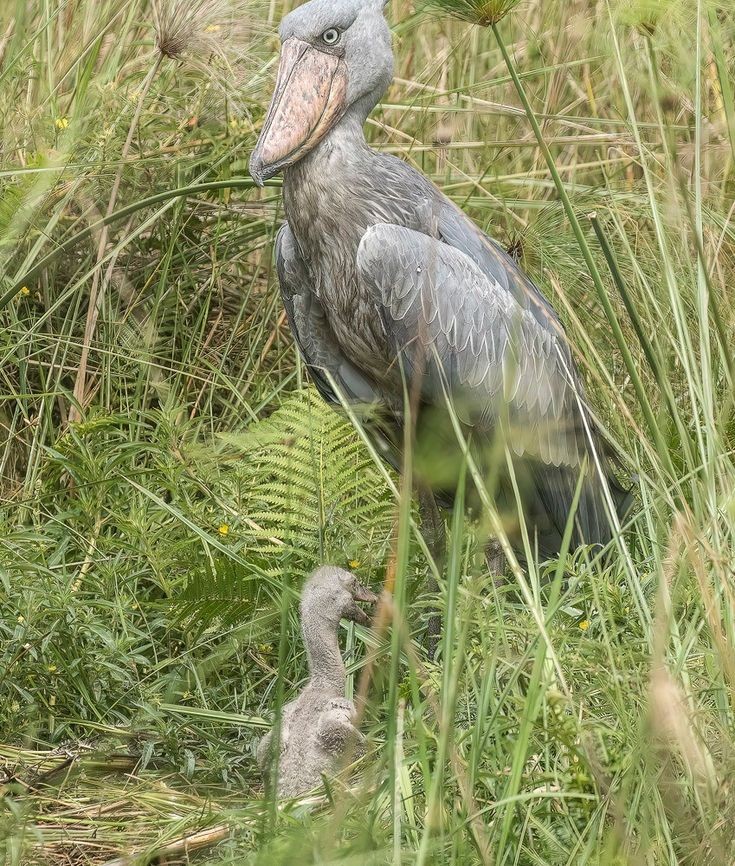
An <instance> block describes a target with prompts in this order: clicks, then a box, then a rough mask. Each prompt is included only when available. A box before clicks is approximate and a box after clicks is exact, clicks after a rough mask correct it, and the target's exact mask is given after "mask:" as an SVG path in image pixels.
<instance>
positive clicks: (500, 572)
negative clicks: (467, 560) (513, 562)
mask: <svg viewBox="0 0 735 866" xmlns="http://www.w3.org/2000/svg"><path fill="white" fill-rule="evenodd" d="M485 563H486V564H487V567H488V570H489V572H490V576H491V577H492V578H493V581H494V582H495V585H496V586H503V584H504V583H505V566H506V564H507V563H506V559H505V553H504V552H503V548H502V547H501V546H500V543H499V541H498V540H497V538H493V539H491V540H490V541H488V543H487V544H486V545H485Z"/></svg>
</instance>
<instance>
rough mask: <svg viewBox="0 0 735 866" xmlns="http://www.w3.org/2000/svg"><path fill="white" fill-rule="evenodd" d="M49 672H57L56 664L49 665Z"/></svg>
mask: <svg viewBox="0 0 735 866" xmlns="http://www.w3.org/2000/svg"><path fill="white" fill-rule="evenodd" d="M48 672H49V673H50V674H55V673H56V665H49V666H48Z"/></svg>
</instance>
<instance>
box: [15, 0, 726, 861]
mask: <svg viewBox="0 0 735 866" xmlns="http://www.w3.org/2000/svg"><path fill="white" fill-rule="evenodd" d="M512 6H514V4H508V3H500V4H495V3H492V2H491V3H479V2H478V3H474V2H465V0H461V2H460V0H456V2H455V0H441V2H438V9H437V4H434V5H433V6H432V8H431V10H430V11H429V10H424V9H421V8H416V7H414V5H412V4H410V3H408V2H404V0H396V2H395V3H394V4H393V6H392V8H391V9H390V12H389V14H390V17H391V20H392V21H393V23H394V33H395V47H396V52H397V67H396V68H397V74H396V82H395V83H394V85H393V87H392V88H391V90H390V91H389V93H388V95H387V97H386V100H385V102H384V104H383V105H382V106H380V108H379V110H378V111H377V112H376V113H375V115H374V116H373V118H372V119H371V121H370V123H369V125H368V133H369V136H370V138H371V140H372V141H373V142H374V143H375V145H376V146H378V147H380V148H382V149H385V150H387V151H390V152H393V153H397V154H398V155H400V156H401V157H402V158H404V159H406V160H408V161H409V162H411V163H412V164H413V165H415V166H416V167H418V168H420V169H421V170H422V171H424V172H425V173H426V174H428V175H429V176H430V177H431V178H432V179H433V180H434V181H435V182H436V183H438V184H439V185H440V186H441V187H442V188H443V189H444V190H445V191H446V192H447V194H448V195H450V196H451V197H452V198H453V199H454V200H455V201H456V202H457V203H458V204H459V205H460V206H462V207H463V208H464V209H465V210H466V211H467V212H468V213H469V214H470V215H471V216H472V217H473V218H474V219H475V220H476V221H477V223H478V224H479V225H480V226H482V227H483V228H485V229H487V230H488V231H489V232H490V233H491V234H493V235H494V236H495V237H497V238H498V239H499V240H500V241H501V242H502V243H504V244H506V245H507V246H508V247H513V249H514V251H515V252H516V254H517V255H518V256H519V257H520V259H521V261H522V264H523V266H524V267H525V268H526V270H527V271H528V272H529V273H530V274H531V275H532V276H533V277H534V279H535V280H536V281H537V282H538V284H539V285H540V286H541V287H542V288H543V290H544V291H545V293H546V294H547V295H548V296H549V298H550V299H551V300H552V301H553V303H554V305H555V306H556V308H557V309H558V310H559V311H560V314H561V316H562V318H563V320H564V322H565V325H566V327H567V330H568V333H569V337H570V341H571V343H572V345H573V347H574V352H575V356H576V358H577V361H578V363H579V365H580V367H581V369H582V370H583V373H584V376H585V379H586V384H587V389H588V393H589V395H590V400H591V403H592V405H593V408H594V410H595V412H596V415H597V418H598V421H599V423H600V425H601V426H602V427H603V428H604V430H605V431H606V434H607V435H608V436H609V438H610V440H611V441H612V442H613V443H614V444H615V446H616V447H617V449H618V450H619V451H620V453H621V454H622V455H623V457H624V461H625V463H626V466H627V468H628V472H629V477H630V480H631V483H632V484H633V485H634V488H635V491H636V498H637V507H636V510H635V512H634V515H633V517H632V519H631V521H630V523H629V525H627V526H626V527H624V532H623V533H622V535H621V537H620V539H619V540H618V541H617V542H616V545H615V550H614V554H613V555H612V556H611V557H609V558H607V559H606V560H602V559H601V558H600V557H594V556H592V555H591V554H590V552H589V551H581V552H580V553H579V554H577V555H575V556H574V557H568V558H565V559H564V561H561V562H558V563H556V562H552V563H547V564H535V563H532V564H531V566H530V567H529V568H527V569H521V568H520V567H518V565H517V563H511V567H510V569H509V572H508V574H509V582H508V584H507V585H506V586H497V585H496V584H495V582H494V580H493V578H492V577H491V576H490V575H489V574H488V573H487V569H486V566H485V563H484V559H483V557H482V555H481V542H482V541H483V540H484V539H485V537H486V536H487V533H488V532H489V531H497V530H502V527H501V526H500V525H499V522H498V517H497V515H496V514H495V513H494V511H493V507H492V498H491V496H489V495H488V496H485V497H484V499H485V506H486V507H485V508H484V510H483V513H482V514H481V515H479V516H476V517H475V518H472V519H470V518H469V517H467V516H466V515H465V513H464V510H463V509H462V508H460V507H457V508H456V509H455V511H454V512H453V514H452V515H449V516H448V530H449V533H448V538H449V547H448V552H447V557H446V563H445V564H444V566H443V567H442V569H441V570H440V571H439V573H438V574H437V575H436V576H437V577H438V579H439V581H438V582H439V605H440V607H441V610H442V615H443V622H444V630H443V634H442V640H441V644H440V651H439V654H438V656H437V659H436V661H434V662H430V661H429V660H427V658H426V655H425V651H424V630H425V621H426V617H427V615H428V614H429V612H430V611H431V610H432V607H433V604H435V603H436V601H435V599H433V598H432V597H431V596H430V595H429V594H427V592H426V577H427V574H428V573H430V572H433V571H434V570H435V569H432V565H431V563H428V562H427V554H428V550H427V547H426V545H425V544H424V543H423V539H422V538H421V535H420V532H419V530H420V526H419V517H418V514H417V513H416V509H415V507H414V505H413V503H412V501H411V499H410V496H409V492H410V485H409V484H408V481H407V479H406V476H405V475H404V478H403V480H399V479H398V478H396V477H395V476H394V475H393V474H392V473H390V472H389V471H388V470H386V468H385V467H384V466H383V465H382V464H381V463H380V461H379V459H378V457H377V455H376V454H375V453H374V452H372V451H371V447H370V442H369V440H368V439H367V438H366V437H365V436H364V431H363V430H362V428H361V419H360V418H359V417H356V416H355V415H354V413H353V412H352V410H351V409H350V408H349V407H347V409H348V411H347V412H346V413H345V417H344V418H340V417H339V416H336V415H332V414H330V410H328V409H326V408H325V407H323V406H322V405H321V404H320V403H319V401H318V400H317V399H316V398H315V397H314V395H313V394H312V393H311V391H310V390H307V389H308V382H307V379H306V376H305V374H304V373H303V371H302V369H301V367H300V364H299V362H298V359H297V356H296V353H295V351H294V348H293V345H292V341H291V339H290V336H289V333H288V327H287V324H286V322H285V318H284V315H283V313H282V311H281V307H280V302H279V300H278V295H277V288H276V286H275V282H274V275H273V273H272V265H271V243H272V240H273V237H274V234H275V231H276V229H277V227H278V224H279V221H280V219H281V212H280V205H279V189H278V186H279V184H278V182H274V183H273V184H272V185H271V186H269V187H268V188H267V189H266V190H265V191H263V192H260V191H257V190H255V189H254V188H253V186H252V184H251V182H250V180H249V178H248V177H247V172H246V164H247V157H248V155H249V152H250V150H251V148H252V146H253V143H254V140H255V137H256V135H257V131H258V128H259V123H260V121H261V119H262V116H263V111H264V108H265V103H266V101H267V98H268V95H269V90H270V86H271V84H272V76H273V71H274V56H275V50H276V41H275V39H274V36H273V33H274V30H273V28H274V25H275V23H276V22H277V20H278V19H279V18H280V16H281V15H282V14H283V13H284V12H285V11H287V9H288V4H286V3H272V4H260V5H259V4H255V3H248V2H245V3H242V4H239V5H237V6H235V5H231V4H229V3H219V2H217V3H215V2H207V3H196V4H193V5H192V4H181V5H178V4H177V3H175V4H174V5H173V6H165V7H164V6H160V5H159V6H158V7H157V8H153V7H151V5H149V3H148V2H146V0H130V2H125V3H123V2H120V0H102V2H99V3H95V4H90V3H85V2H83V0H69V2H65V3H56V2H53V0H46V2H43V3H40V2H39V3H36V4H25V3H20V2H19V3H16V4H10V5H8V6H7V7H6V8H3V9H2V10H0V148H1V149H0V307H1V308H2V309H1V310H0V317H2V328H1V329H0V359H1V360H0V382H1V383H2V385H1V387H0V398H1V399H0V438H2V440H3V447H2V449H1V451H0V474H1V476H2V513H1V515H0V520H2V538H1V539H0V742H2V743H4V744H5V745H3V746H0V838H1V839H2V841H0V851H2V855H3V858H4V862H6V863H8V864H33V863H55V862H59V863H63V862H70V861H72V862H73V861H74V858H76V861H77V862H87V863H105V862H122V861H119V860H116V858H119V857H123V856H125V855H128V854H131V853H132V854H135V855H138V856H139V860H140V862H146V860H148V861H150V859H151V858H152V857H153V856H154V855H155V852H156V851H159V850H163V849H165V846H167V845H168V846H170V847H169V849H168V851H169V854H168V855H167V856H170V857H172V858H175V857H181V858H183V857H184V855H183V853H182V852H183V851H184V850H185V847H186V844H188V843H187V842H186V840H187V839H188V838H189V837H191V839H190V844H191V850H192V854H191V857H192V859H193V860H194V861H195V862H208V863H213V864H214V863H228V862H229V863H259V864H261V863H262V864H276V863H283V864H286V863H299V864H301V863H305V862H314V863H317V862H319V863H327V862H337V861H345V862H355V863H361V864H363V863H391V864H399V863H423V864H428V863H453V864H467V863H497V864H506V866H509V864H524V866H525V864H569V866H576V864H622V863H626V864H627V863H631V864H639V863H640V864H671V866H673V864H688V863H708V864H709V863H711V864H723V866H724V864H730V863H731V862H732V861H733V857H734V856H735V851H733V848H734V847H735V839H734V838H733V832H732V830H731V827H732V826H733V819H734V818H735V815H733V805H732V804H733V798H732V792H731V790H730V789H731V779H732V776H733V771H734V770H735V721H734V717H733V711H734V709H735V705H734V698H733V695H734V692H733V689H734V688H735V658H734V657H733V649H732V648H733V646H735V606H734V597H733V577H734V575H735V556H734V555H733V527H735V500H734V499H733V490H735V471H734V469H733V460H732V453H733V435H734V433H735V423H734V422H733V371H734V366H733V351H732V345H733V332H734V328H733V325H734V320H733V313H732V303H731V299H730V295H731V292H732V286H733V284H734V283H735V279H734V278H735V248H734V244H733V242H734V240H735V232H734V229H733V224H732V216H733V200H734V199H735V197H734V196H733V192H734V191H735V178H734V176H733V171H734V168H733V167H734V165H735V101H734V100H733V87H732V76H733V71H734V70H735V19H734V16H733V14H732V10H730V8H729V4H728V3H726V2H725V0H722V2H716V0H713V2H705V0H698V2H695V3H684V2H680V0H655V2H651V0H602V2H597V0H594V2H593V0H570V2H568V3H564V4H561V3H544V2H541V0H525V2H521V3H520V4H519V5H517V6H515V8H511V7H512ZM167 10H168V11H171V10H173V15H170V14H168V12H167ZM184 10H185V11H184ZM505 12H508V14H507V15H504V16H503V15H501V13H505ZM437 13H438V14H437ZM456 18H459V19H461V20H455V19H456ZM468 21H479V22H481V25H482V26H473V25H471V24H469V23H467V22H468ZM171 55H173V56H171ZM409 450H410V449H409ZM465 472H466V473H467V477H468V479H470V478H472V477H473V473H474V467H473V465H472V463H471V460H468V461H467V466H466V467H465ZM475 480H479V481H480V482H481V479H475ZM324 558H328V559H332V560H335V561H338V562H339V563H340V564H342V565H349V564H350V563H352V567H353V568H355V569H356V570H357V571H358V572H360V573H361V575H362V576H363V577H364V578H365V579H366V580H368V581H369V582H371V583H372V585H373V586H380V585H381V584H385V585H387V586H388V587H389V588H390V589H391V590H392V593H393V605H392V608H391V611H387V610H386V611H385V612H384V616H383V618H382V620H381V621H382V627H381V628H376V630H375V631H373V632H366V631H364V630H361V629H358V630H355V629H353V628H352V627H350V628H347V629H346V632H345V646H346V648H347V650H348V651H349V654H350V655H349V664H348V672H349V673H348V677H349V683H348V687H349V689H350V690H351V692H352V693H354V694H355V695H358V696H360V697H362V696H363V695H364V696H365V698H366V700H365V702H364V708H363V721H362V726H363V729H364V730H365V731H366V733H367V734H368V736H369V740H370V743H371V750H370V751H369V753H368V755H367V757H366V758H364V759H363V760H362V761H361V763H360V765H359V766H358V768H357V770H358V773H357V780H358V781H357V783H356V784H355V785H354V787H349V788H348V787H347V779H348V778H349V776H347V775H346V776H345V777H344V778H343V779H342V780H338V781H335V782H334V783H333V785H332V786H330V787H329V789H328V790H326V791H325V792H322V793H323V796H322V797H320V798H312V799H311V800H309V801H305V802H303V803H296V804H292V805H290V806H287V807H285V808H276V804H273V803H268V802H266V801H265V799H264V796H263V792H262V784H261V780H260V778H259V775H258V772H257V770H256V766H255V761H254V749H255V744H256V742H257V739H258V737H259V736H260V735H261V734H262V732H263V730H264V728H265V727H266V726H267V725H269V724H270V723H271V721H272V720H273V718H274V717H276V716H277V713H278V707H279V706H280V705H282V703H283V702H285V701H287V700H289V699H290V698H291V697H292V695H293V694H294V692H295V691H296V689H297V688H298V686H299V683H300V682H301V680H302V678H303V675H304V672H305V659H304V654H303V649H302V647H301V643H300V639H299V635H298V622H297V618H296V610H297V606H296V604H295V601H296V599H297V597H298V589H299V587H300V584H301V581H302V580H303V577H304V575H305V574H306V573H307V572H308V570H309V569H310V568H312V567H313V565H314V564H315V563H316V562H318V561H320V560H322V559H324ZM389 614H390V615H389ZM126 774H127V775H126ZM353 781H354V777H353ZM214 843H217V844H216V846H215V845H214ZM213 846H214V847H213Z"/></svg>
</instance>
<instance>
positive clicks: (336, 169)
mask: <svg viewBox="0 0 735 866" xmlns="http://www.w3.org/2000/svg"><path fill="white" fill-rule="evenodd" d="M365 109H366V106H365V105H361V104H360V103H359V102H358V103H356V104H355V105H352V106H351V107H350V108H349V109H348V110H347V112H346V113H345V115H344V116H343V117H342V118H341V120H340V121H339V123H337V124H335V126H334V127H333V129H331V130H330V131H329V133H328V134H327V135H326V136H325V137H324V139H323V140H322V141H320V142H319V144H318V145H317V146H316V147H315V148H314V150H312V151H311V152H310V153H308V154H307V155H306V156H304V157H303V158H302V159H300V160H299V161H298V162H297V163H295V164H294V165H292V166H290V167H289V168H287V169H286V170H285V172H284V178H283V182H284V188H285V189H286V190H288V188H289V187H291V188H294V187H297V186H312V185H313V187H314V188H315V189H321V190H326V189H327V188H328V187H329V185H330V183H331V182H332V181H335V180H337V179H338V182H339V183H340V184H345V183H347V182H349V176H350V174H351V173H353V172H359V171H360V170H361V168H362V167H363V166H364V164H365V162H366V161H367V160H369V159H370V155H371V153H372V151H371V150H370V147H369V146H368V144H367V141H366V140H365V133H364V132H363V126H364V124H365V118H366V116H367V114H366V110H365Z"/></svg>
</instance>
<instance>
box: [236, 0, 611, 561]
mask: <svg viewBox="0 0 735 866" xmlns="http://www.w3.org/2000/svg"><path fill="white" fill-rule="evenodd" d="M383 5H384V3H383V0H311V2H308V3H306V4H304V5H303V6H301V7H299V8H297V9H296V10H295V11H293V12H291V13H290V14H289V15H287V16H286V17H285V18H284V20H283V22H282V24H281V28H280V34H281V40H282V51H281V60H280V66H279V69H278V78H277V82H276V86H275V91H274V94H273V98H272V101H271V105H270V108H269V110H268V113H267V116H266V118H265V121H264V124H263V129H262V132H261V135H260V138H259V140H258V143H257V146H256V148H255V151H254V152H253V154H252V158H251V161H250V173H251V175H252V177H253V178H254V180H255V181H256V183H258V184H260V185H262V184H263V183H264V182H265V181H266V180H267V179H268V178H270V177H272V176H273V175H275V174H277V173H278V172H283V202H284V209H285V215H286V218H287V223H286V224H285V225H284V226H283V227H282V228H281V230H280V232H279V234H278V239H277V242H276V258H277V268H278V277H279V280H280V287H281V293H282V296H283V302H284V305H285V308H286V312H287V315H288V319H289V323H290V326H291V330H292V332H293V335H294V338H295V340H296V342H297V344H298V347H299V349H300V352H301V355H302V357H303V360H304V362H305V363H306V365H307V366H308V368H309V370H310V372H311V375H312V378H313V380H314V382H315V383H316V386H317V387H318V389H319V390H320V392H321V393H322V395H323V396H324V397H325V398H326V399H327V400H328V401H330V402H337V396H336V394H335V391H334V389H333V387H332V383H335V384H336V385H337V386H338V387H339V389H341V390H342V391H343V393H344V395H346V397H347V398H348V399H350V400H352V401H356V402H363V403H377V404H378V405H380V406H382V407H383V409H384V423H385V424H386V426H388V427H391V426H392V427H393V428H394V429H396V428H397V429H400V425H401V420H402V409H403V406H404V397H403V395H404V381H403V379H404V378H405V380H406V384H407V391H408V393H415V394H417V395H418V399H419V405H420V410H419V417H418V421H417V443H418V444H417V455H418V456H417V465H416V467H415V471H416V472H417V473H419V474H421V473H422V471H423V470H425V469H426V468H427V465H428V464H429V463H430V462H432V461H433V464H434V465H433V466H431V467H429V468H430V470H433V471H429V472H428V473H427V474H428V475H429V476H432V475H433V476H434V477H433V478H431V480H433V481H436V477H435V473H436V469H437V466H440V467H441V466H443V467H444V469H445V470H446V471H445V472H444V473H443V474H444V477H443V478H441V479H440V482H441V483H440V486H441V487H442V493H444V494H449V495H450V496H451V492H452V484H453V483H456V479H455V478H453V477H452V475H453V473H454V472H455V471H456V469H457V465H458V462H459V461H458V459H456V460H452V458H451V457H450V452H451V450H452V446H453V447H454V452H455V456H456V455H457V454H458V446H457V439H456V433H455V432H454V430H453V428H452V426H451V424H449V423H448V421H449V413H448V409H447V396H446V395H447V394H449V395H451V399H452V402H453V404H454V409H455V411H456V413H457V417H459V418H460V419H461V421H462V423H463V424H464V427H465V431H466V432H467V433H468V435H470V438H471V440H472V442H473V445H474V446H475V447H478V446H480V445H481V444H482V443H483V442H486V443H487V442H490V441H492V440H493V438H494V437H496V436H497V435H498V434H502V436H503V441H504V443H505V446H504V447H502V448H501V449H500V455H501V459H502V467H503V469H502V472H500V475H499V477H498V479H497V487H496V491H497V501H498V504H499V507H500V508H501V509H504V510H507V511H509V512H511V513H515V514H516V516H517V515H518V511H517V509H516V508H515V505H516V501H517V498H516V495H515V494H514V492H513V487H512V482H511V473H510V471H509V468H508V459H510V461H511V462H512V466H513V470H514V471H513V474H514V475H515V477H516V483H517V485H518V487H519V490H520V499H521V501H522V509H521V511H522V512H523V516H524V518H525V521H526V525H527V527H528V528H529V534H530V536H531V541H532V544H533V545H535V547H536V550H537V552H538V554H539V555H540V556H542V557H548V556H553V555H554V554H556V553H558V551H559V547H560V544H561V539H562V535H563V532H564V528H565V526H566V524H567V519H568V517H569V513H570V509H571V507H572V504H573V500H574V496H575V489H576V486H577V482H578V480H579V478H580V472H582V473H583V474H584V477H583V478H582V480H581V487H580V490H581V494H580V498H579V503H578V507H577V511H576V515H575V518H574V529H573V534H572V547H575V546H578V545H580V544H583V543H590V544H592V543H600V544H605V543H606V542H608V541H609V540H610V538H611V535H612V529H611V521H610V519H609V513H610V510H609V509H608V508H606V505H605V495H604V488H605V486H606V487H607V490H608V491H610V494H611V499H610V500H609V501H611V502H612V503H613V504H614V507H615V509H616V510H617V511H618V513H619V514H622V513H623V512H624V510H626V508H627V502H628V494H627V493H626V492H625V491H624V490H623V489H622V488H621V487H620V485H619V484H618V483H617V482H616V480H615V478H614V477H613V476H612V474H611V472H610V469H609V465H608V460H607V458H606V456H605V452H606V448H605V446H604V444H603V442H602V440H601V438H600V437H599V435H598V434H597V433H596V432H595V429H594V425H593V424H592V422H591V420H590V419H589V417H587V412H586V409H585V404H584V400H583V396H582V388H581V384H580V379H579V376H578V373H577V371H576V368H575V365H574V362H573V359H572V356H571V352H570V349H569V346H568V344H567V342H566V339H565V336H564V332H563V329H562V327H561V325H560V322H559V319H558V317H557V315H556V313H555V312H554V310H553V308H552V307H551V305H550V304H549V302H548V301H547V300H546V298H544V296H543V295H542V294H541V292H540V291H539V290H538V289H537V288H536V286H535V285H534V284H533V283H532V282H531V281H530V280H529V278H528V277H527V276H526V275H525V274H524V273H523V272H522V271H521V270H520V269H519V267H518V266H517V264H516V263H515V261H514V260H513V259H512V258H511V257H510V256H509V255H507V254H506V252H505V251H504V250H503V249H502V248H501V247H500V246H499V245H498V244H497V243H496V242H495V241H494V240H492V238H489V237H488V236H486V235H485V234H483V232H481V231H480V230H479V229H478V228H477V227H476V226H475V225H474V224H473V223H472V222H471V220H470V219H469V218H468V217H467V216H465V214H464V213H462V211H460V210H459V209H458V208H457V207H456V206H455V205H454V204H453V203H452V202H451V201H450V200H449V199H448V198H446V197H445V196H444V195H443V194H442V193H441V192H440V191H439V190H438V189H437V187H435V186H434V184H432V183H431V182H430V181H429V180H428V179H427V178H426V177H424V176H423V175H422V174H420V173H419V172H418V171H416V170H415V169H413V168H412V167H411V166H409V165H407V164H406V163H404V162H402V161H401V160H400V159H397V158H396V157H393V156H389V155H387V154H383V153H378V152H376V151H374V150H372V149H371V148H370V147H369V146H368V145H367V143H366V141H365V137H364V134H363V125H364V123H365V121H366V119H367V116H368V114H369V113H370V111H371V110H372V109H373V108H374V107H375V105H376V104H377V103H378V101H379V100H380V98H381V96H382V95H383V93H384V92H385V90H386V88H387V87H388V85H389V83H390V81H391V78H392V75H393V55H392V51H391V40H390V31H389V28H388V25H387V22H386V21H385V18H384V17H383ZM327 374H329V375H327ZM386 419H387V420H386ZM395 441H396V442H400V441H401V439H400V435H399V436H397V437H395ZM480 450H482V449H480ZM495 453H497V451H496V452H495ZM603 474H604V475H605V476H606V481H607V485H604V484H603V483H602V480H601V476H602V475H603ZM511 535H512V532H511ZM516 541H517V542H518V543H519V544H520V535H518V536H517V538H516Z"/></svg>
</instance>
